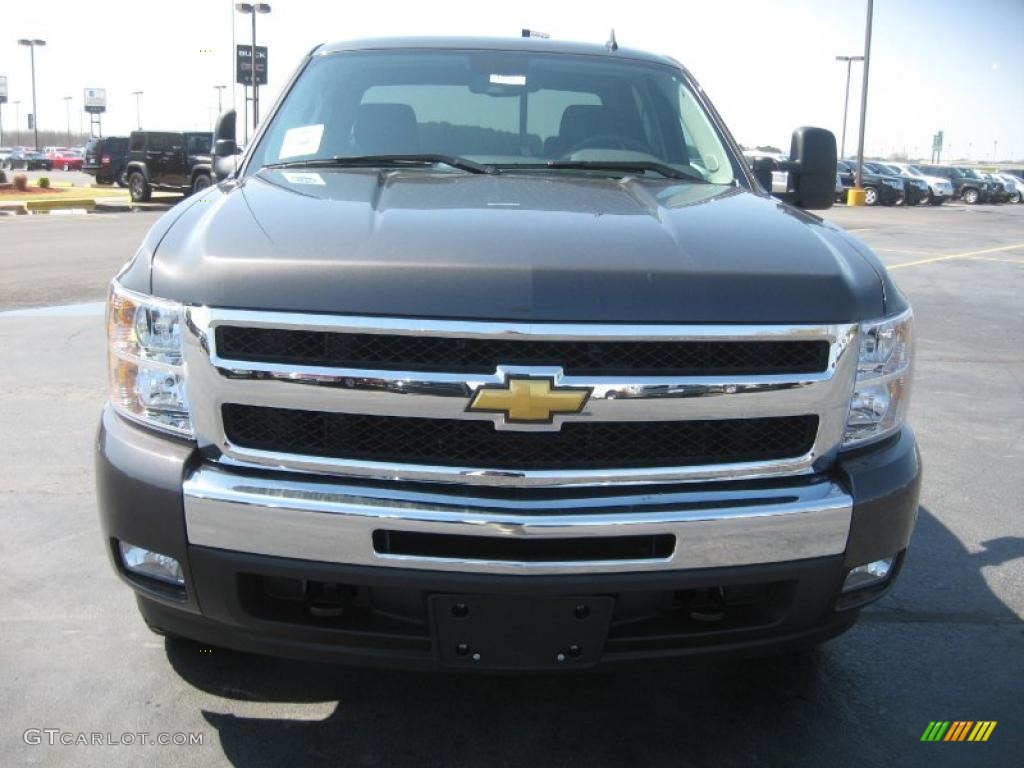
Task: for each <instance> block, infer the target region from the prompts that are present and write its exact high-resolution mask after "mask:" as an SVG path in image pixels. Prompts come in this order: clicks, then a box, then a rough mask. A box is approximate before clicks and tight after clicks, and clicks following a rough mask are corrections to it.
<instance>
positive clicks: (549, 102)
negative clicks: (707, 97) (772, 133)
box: [248, 50, 734, 184]
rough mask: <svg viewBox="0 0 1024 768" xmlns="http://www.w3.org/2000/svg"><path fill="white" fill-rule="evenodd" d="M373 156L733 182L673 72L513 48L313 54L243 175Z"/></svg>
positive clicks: (724, 156)
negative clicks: (661, 171) (626, 167)
mask: <svg viewBox="0 0 1024 768" xmlns="http://www.w3.org/2000/svg"><path fill="white" fill-rule="evenodd" d="M380 155H421V156H422V155H442V156H448V157H455V158H465V159H469V160H472V161H475V162H477V163H484V164H487V165H491V166H495V167H498V168H501V169H512V168H521V169H528V168H533V169H538V170H543V171H545V172H552V173H555V172H562V173H564V172H579V170H575V171H568V170H555V169H552V168H549V167H548V166H547V164H548V163H549V162H557V161H570V162H576V163H584V164H587V165H590V164H599V163H601V162H608V163H619V164H628V163H637V164H643V163H645V162H646V163H653V164H661V165H663V166H671V167H674V168H676V169H679V170H680V171H682V172H686V173H689V174H690V175H692V176H695V177H699V178H702V179H704V180H706V181H711V182H714V183H717V184H730V183H732V182H733V179H734V168H733V163H732V158H731V155H730V154H729V153H728V152H727V150H726V148H725V146H724V144H723V142H722V140H721V138H720V137H719V135H718V133H717V131H716V130H715V128H714V126H713V124H712V122H711V120H710V119H709V118H708V116H707V114H706V113H705V111H704V109H703V108H702V107H701V105H700V103H699V102H698V101H697V99H696V98H695V97H694V94H693V92H692V91H691V89H690V87H689V86H688V84H687V83H686V82H685V81H684V80H683V77H682V73H681V72H679V71H678V70H676V69H673V68H670V67H667V66H663V65H658V64H651V63H644V62H638V61H633V60H626V59H614V58H612V57H608V58H607V59H605V58H603V57H598V56H584V55H568V54H559V55H551V54H543V53H527V52H512V51H458V50H455V51H433V50H430V51H426V50H409V51H359V52H348V53H334V54H324V55H320V56H315V57H314V58H313V59H312V60H311V61H310V63H309V65H308V66H307V67H306V69H305V70H304V71H303V72H302V74H301V76H300V77H299V79H298V81H297V82H296V84H295V85H294V87H293V88H292V90H291V91H290V92H289V93H288V95H287V97H286V98H285V100H284V102H283V103H282V105H281V108H280V110H279V111H278V113H277V114H276V115H275V117H274V119H273V121H272V122H271V124H270V125H269V127H268V129H267V131H266V133H265V134H264V136H263V138H262V139H261V141H260V143H259V145H258V146H257V147H256V148H255V150H254V153H253V157H252V160H251V162H250V164H249V166H248V168H249V170H250V172H251V171H253V170H257V169H258V168H260V167H262V166H264V165H269V164H272V163H281V162H301V161H316V160H329V159H330V158H335V157H365V156H380ZM382 164H383V163H382Z"/></svg>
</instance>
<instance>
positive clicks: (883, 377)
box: [843, 309, 914, 448]
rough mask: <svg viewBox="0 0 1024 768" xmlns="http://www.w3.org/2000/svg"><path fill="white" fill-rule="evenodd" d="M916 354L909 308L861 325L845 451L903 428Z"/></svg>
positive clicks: (912, 318) (912, 319)
mask: <svg viewBox="0 0 1024 768" xmlns="http://www.w3.org/2000/svg"><path fill="white" fill-rule="evenodd" d="M913 355H914V315H913V313H912V312H911V311H910V310H909V309H908V310H907V311H906V312H903V313H902V314H899V315H896V316H895V317H890V318H886V319H884V320H876V321H872V322H867V323H862V324H861V328H860V357H859V359H858V361H857V381H856V384H855V385H854V388H853V396H852V397H851V398H850V415H849V417H848V418H847V421H846V431H845V434H844V435H843V447H844V448H850V447H852V446H855V445H860V444H862V443H865V442H868V441H871V440H878V439H881V438H883V437H886V436H887V435H891V434H892V433H894V432H896V431H898V430H899V429H900V427H902V426H903V421H904V419H905V418H906V414H907V404H908V402H909V400H910V379H911V374H912V369H913V365H912V363H913Z"/></svg>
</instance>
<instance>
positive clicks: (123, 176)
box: [114, 168, 128, 188]
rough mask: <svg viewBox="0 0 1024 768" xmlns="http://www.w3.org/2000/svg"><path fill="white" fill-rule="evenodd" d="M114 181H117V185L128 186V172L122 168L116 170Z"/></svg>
mask: <svg viewBox="0 0 1024 768" xmlns="http://www.w3.org/2000/svg"><path fill="white" fill-rule="evenodd" d="M114 181H116V182H117V186H119V187H122V188H124V187H127V186H128V174H127V172H126V171H125V169H124V168H122V169H121V170H120V171H118V172H117V175H116V176H115V177H114Z"/></svg>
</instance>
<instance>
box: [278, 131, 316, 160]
mask: <svg viewBox="0 0 1024 768" xmlns="http://www.w3.org/2000/svg"><path fill="white" fill-rule="evenodd" d="M323 135H324V124H323V123H320V124H319V125H303V126H300V127H298V128H289V129H288V130H287V131H285V132H284V141H282V142H281V151H280V152H278V153H277V157H278V159H279V160H283V159H284V158H286V157H298V156H299V155H315V154H316V153H317V151H318V150H319V149H320V139H322V138H323Z"/></svg>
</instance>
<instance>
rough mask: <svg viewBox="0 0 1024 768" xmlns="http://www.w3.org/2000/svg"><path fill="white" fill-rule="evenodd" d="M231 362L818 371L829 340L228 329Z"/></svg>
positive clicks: (650, 371) (225, 340)
mask: <svg viewBox="0 0 1024 768" xmlns="http://www.w3.org/2000/svg"><path fill="white" fill-rule="evenodd" d="M216 339H217V352H218V354H219V355H220V356H221V357H223V358H225V359H229V360H241V361H249V362H259V363H283V364H289V365H316V366H324V367H339V368H369V369H375V370H404V371H448V372H452V373H460V372H469V373H493V372H494V370H495V368H496V367H497V366H498V365H550V366H560V367H561V368H562V369H563V370H564V371H565V372H566V373H567V374H570V375H573V374H575V375H581V374H604V375H614V374H632V375H654V376H656V375H673V374H674V375H691V376H699V375H706V374H717V373H722V374H761V373H816V372H819V371H823V370H825V368H826V366H827V365H828V355H829V343H828V342H827V341H824V340H798V341H634V340H628V341H589V340H571V341H543V340H531V339H522V340H520V339H463V338H454V337H435V336H403V335H398V334H373V333H338V332H329V331H304V330H284V329H279V328H246V327H240V326H221V327H219V328H218V329H217V335H216Z"/></svg>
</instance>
